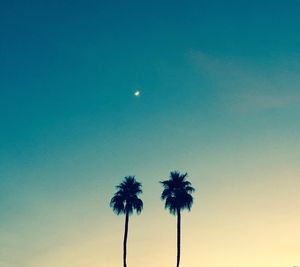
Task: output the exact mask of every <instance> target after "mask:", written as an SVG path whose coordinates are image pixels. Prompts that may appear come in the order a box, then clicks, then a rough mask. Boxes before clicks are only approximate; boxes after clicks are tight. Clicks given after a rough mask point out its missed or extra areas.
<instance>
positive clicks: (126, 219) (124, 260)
mask: <svg viewBox="0 0 300 267" xmlns="http://www.w3.org/2000/svg"><path fill="white" fill-rule="evenodd" d="M128 220H129V214H128V212H127V213H126V216H125V232H124V242H123V265H124V267H127V265H126V254H127V236H128Z"/></svg>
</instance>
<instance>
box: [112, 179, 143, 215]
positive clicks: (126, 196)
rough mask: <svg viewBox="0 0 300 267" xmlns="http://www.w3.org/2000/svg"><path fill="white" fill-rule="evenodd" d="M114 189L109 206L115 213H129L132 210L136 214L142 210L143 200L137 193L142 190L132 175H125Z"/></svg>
mask: <svg viewBox="0 0 300 267" xmlns="http://www.w3.org/2000/svg"><path fill="white" fill-rule="evenodd" d="M116 189H117V192H116V193H115V194H114V196H113V197H112V199H111V201H110V206H111V207H112V209H113V211H114V212H115V213H116V214H118V215H119V214H128V215H131V214H132V213H133V211H134V210H135V211H136V213H137V214H139V213H141V212H142V209H143V201H142V200H141V199H139V198H138V195H139V194H141V193H142V192H143V191H142V184H141V183H139V182H137V181H136V180H135V177H134V176H127V177H125V178H124V181H123V182H122V183H121V184H119V185H117V186H116Z"/></svg>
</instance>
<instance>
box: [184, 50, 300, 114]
mask: <svg viewBox="0 0 300 267" xmlns="http://www.w3.org/2000/svg"><path fill="white" fill-rule="evenodd" d="M189 59H190V62H191V64H192V65H193V66H194V67H195V68H196V69H197V70H198V71H199V72H200V73H201V74H202V75H203V74H204V75H205V76H206V77H207V78H208V79H211V80H212V81H213V82H214V85H215V86H216V87H215V88H214V90H216V92H217V95H218V96H219V97H220V98H222V102H223V103H224V104H225V106H226V108H229V109H231V110H233V111H238V112H241V111H242V112H251V111H264V110H270V109H286V108H294V107H297V106H299V105H300V90H299V89H297V85H298V84H299V83H300V78H299V77H300V75H299V74H300V73H299V70H300V66H299V64H298V62H292V63H293V64H292V63H291V64H283V63H282V64H281V65H283V66H279V68H276V66H275V67H274V66H270V65H267V67H266V66H262V65H258V64H257V65H253V64H250V63H249V62H247V63H244V62H241V61H239V60H236V59H232V58H220V57H215V56H211V55H209V54H206V53H203V52H201V51H191V52H190V53H189ZM278 64H280V63H278Z"/></svg>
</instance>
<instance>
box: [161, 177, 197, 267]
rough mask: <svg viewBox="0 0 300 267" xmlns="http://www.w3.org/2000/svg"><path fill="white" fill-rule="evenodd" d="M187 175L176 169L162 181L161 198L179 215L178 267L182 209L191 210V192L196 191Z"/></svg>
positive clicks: (173, 212)
mask: <svg viewBox="0 0 300 267" xmlns="http://www.w3.org/2000/svg"><path fill="white" fill-rule="evenodd" d="M187 175H188V174H187V173H184V174H181V173H179V172H177V171H174V172H171V173H170V179H169V180H165V181H161V182H160V183H161V184H162V186H163V192H162V194H161V199H162V200H165V208H166V209H169V211H170V213H171V214H173V215H177V264H176V266H177V267H179V263H180V224H181V210H184V209H188V210H189V211H190V210H191V207H192V205H193V197H192V195H191V193H193V192H194V191H195V189H194V188H193V187H192V184H191V183H190V182H189V181H187V180H186V178H187Z"/></svg>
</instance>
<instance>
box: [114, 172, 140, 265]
mask: <svg viewBox="0 0 300 267" xmlns="http://www.w3.org/2000/svg"><path fill="white" fill-rule="evenodd" d="M116 189H117V192H116V193H115V194H114V196H113V197H112V199H111V201H110V206H111V208H112V209H113V211H114V212H115V213H116V214H117V215H120V214H125V232H124V242H123V265H124V267H126V266H127V265H126V254H127V235H128V221H129V216H130V215H131V214H132V213H133V212H134V210H135V211H136V213H137V214H140V213H141V212H142V209H143V201H142V200H141V199H139V198H138V195H139V194H141V193H142V192H143V191H142V184H141V183H139V182H137V181H136V180H135V177H134V176H127V177H125V178H124V180H123V182H122V183H120V184H119V185H117V186H116Z"/></svg>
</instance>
